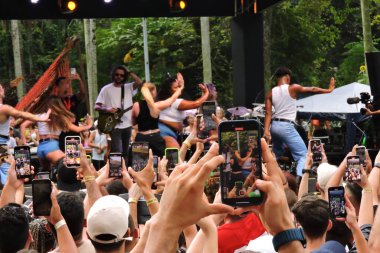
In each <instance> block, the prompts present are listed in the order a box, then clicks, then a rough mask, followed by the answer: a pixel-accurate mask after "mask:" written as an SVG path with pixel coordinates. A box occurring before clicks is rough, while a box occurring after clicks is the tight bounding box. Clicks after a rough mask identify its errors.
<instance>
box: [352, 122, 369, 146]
mask: <svg viewBox="0 0 380 253" xmlns="http://www.w3.org/2000/svg"><path fill="white" fill-rule="evenodd" d="M352 124H353V125H354V126H355V127H356V129H358V130H359V131H360V132H361V133H362V136H361V137H360V143H361V142H362V140H363V139H364V138H363V137H365V138H366V139H367V134H366V133H365V132H364V131H363V130H362V129H361V128H360V127H358V125H356V123H355V122H353V121H352ZM362 144H363V143H362Z"/></svg>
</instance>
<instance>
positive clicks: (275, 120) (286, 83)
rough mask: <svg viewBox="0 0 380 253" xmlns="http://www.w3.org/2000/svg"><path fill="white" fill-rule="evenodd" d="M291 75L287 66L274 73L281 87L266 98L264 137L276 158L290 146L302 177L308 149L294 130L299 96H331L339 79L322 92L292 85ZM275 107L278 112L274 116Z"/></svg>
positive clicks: (313, 88) (298, 172) (316, 88)
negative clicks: (322, 94)
mask: <svg viewBox="0 0 380 253" xmlns="http://www.w3.org/2000/svg"><path fill="white" fill-rule="evenodd" d="M291 75H292V72H291V71H290V69H288V68H285V67H280V68H278V69H277V70H276V72H275V74H274V77H275V78H276V82H277V86H276V87H274V88H273V89H272V90H271V91H269V92H268V94H267V95H266V98H265V120H264V138H265V139H266V140H267V141H268V142H269V141H272V144H273V152H274V153H275V155H276V157H279V156H281V154H282V153H283V152H284V149H283V148H284V145H286V146H288V148H289V149H290V151H291V154H292V157H293V159H294V160H295V161H297V175H298V176H302V169H303V168H304V165H305V160H306V152H307V148H306V145H305V143H304V142H303V141H302V138H301V137H300V135H299V134H298V132H297V131H296V129H295V127H294V124H295V122H294V121H295V119H296V114H297V108H296V98H297V94H298V93H330V92H332V91H333V90H334V88H335V79H334V78H333V77H331V79H330V84H329V88H328V89H322V88H318V87H302V86H301V85H299V84H291V81H290V79H291ZM272 106H273V107H274V109H275V113H274V114H273V115H272Z"/></svg>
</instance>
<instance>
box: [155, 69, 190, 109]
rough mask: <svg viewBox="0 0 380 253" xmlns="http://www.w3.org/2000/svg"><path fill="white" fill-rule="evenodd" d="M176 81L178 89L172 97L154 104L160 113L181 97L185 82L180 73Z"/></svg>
mask: <svg viewBox="0 0 380 253" xmlns="http://www.w3.org/2000/svg"><path fill="white" fill-rule="evenodd" d="M177 80H178V83H179V85H178V89H177V90H176V91H175V92H174V93H173V95H172V96H171V97H169V98H167V99H165V100H162V101H157V102H156V106H157V107H158V109H160V110H161V111H162V110H164V109H166V108H168V107H169V106H170V105H171V104H173V103H174V101H175V100H176V99H177V98H178V97H179V96H181V94H182V91H183V89H184V88H185V82H184V80H183V77H182V75H181V73H178V74H177Z"/></svg>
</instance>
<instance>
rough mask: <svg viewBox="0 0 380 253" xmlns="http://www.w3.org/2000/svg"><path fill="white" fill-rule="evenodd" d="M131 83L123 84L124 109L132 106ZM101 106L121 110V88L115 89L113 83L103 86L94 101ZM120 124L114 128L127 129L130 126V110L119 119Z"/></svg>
mask: <svg viewBox="0 0 380 253" xmlns="http://www.w3.org/2000/svg"><path fill="white" fill-rule="evenodd" d="M133 95H134V94H133V83H125V84H124V109H126V108H128V107H130V106H132V97H133ZM98 103H100V104H103V105H105V106H106V107H113V108H121V87H115V85H114V84H113V83H110V84H107V85H106V86H104V87H103V88H102V89H101V90H100V93H99V96H98V98H97V99H96V104H98ZM121 120H122V122H121V123H119V124H117V125H116V126H115V128H120V129H123V128H127V127H130V126H132V110H129V111H128V112H126V113H124V114H123V116H122V117H121Z"/></svg>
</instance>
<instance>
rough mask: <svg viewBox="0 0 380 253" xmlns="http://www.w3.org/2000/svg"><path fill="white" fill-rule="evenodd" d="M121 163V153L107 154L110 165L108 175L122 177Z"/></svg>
mask: <svg viewBox="0 0 380 253" xmlns="http://www.w3.org/2000/svg"><path fill="white" fill-rule="evenodd" d="M121 163H122V155H121V153H110V155H109V166H110V172H109V177H118V178H120V177H122V174H121Z"/></svg>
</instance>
